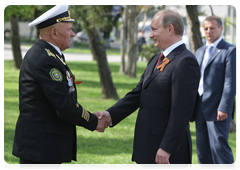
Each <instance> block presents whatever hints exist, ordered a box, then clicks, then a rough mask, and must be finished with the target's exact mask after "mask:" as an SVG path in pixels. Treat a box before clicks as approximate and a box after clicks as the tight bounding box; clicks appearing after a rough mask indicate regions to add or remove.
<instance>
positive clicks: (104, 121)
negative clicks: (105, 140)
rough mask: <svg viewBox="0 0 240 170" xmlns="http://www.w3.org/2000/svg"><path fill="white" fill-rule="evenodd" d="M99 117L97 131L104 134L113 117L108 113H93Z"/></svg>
mask: <svg viewBox="0 0 240 170" xmlns="http://www.w3.org/2000/svg"><path fill="white" fill-rule="evenodd" d="M93 114H95V115H96V116H97V117H98V125H97V128H96V130H97V131H98V132H104V131H105V129H106V128H107V127H108V126H110V124H111V116H110V114H109V112H108V111H102V112H95V113H93Z"/></svg>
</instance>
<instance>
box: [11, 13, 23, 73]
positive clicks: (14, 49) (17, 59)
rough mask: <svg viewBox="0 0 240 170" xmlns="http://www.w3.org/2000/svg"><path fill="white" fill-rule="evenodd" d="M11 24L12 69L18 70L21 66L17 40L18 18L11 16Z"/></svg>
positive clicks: (18, 41)
mask: <svg viewBox="0 0 240 170" xmlns="http://www.w3.org/2000/svg"><path fill="white" fill-rule="evenodd" d="M10 23H11V44H12V52H13V59H14V60H13V61H14V67H15V68H16V69H20V67H21V64H22V54H21V48H20V38H19V27H18V18H17V16H16V15H14V14H12V15H11V17H10Z"/></svg>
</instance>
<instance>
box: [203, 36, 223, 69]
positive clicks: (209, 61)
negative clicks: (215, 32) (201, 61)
mask: <svg viewBox="0 0 240 170" xmlns="http://www.w3.org/2000/svg"><path fill="white" fill-rule="evenodd" d="M223 45H224V40H223V39H222V40H221V41H220V42H219V44H218V46H217V47H216V48H214V50H213V52H212V55H211V57H210V59H209V60H208V63H207V66H208V65H209V64H210V63H211V62H212V61H213V60H214V59H215V58H216V57H217V55H218V54H219V52H220V51H221V48H222V47H223ZM207 66H206V68H207Z"/></svg>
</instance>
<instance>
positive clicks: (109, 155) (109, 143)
mask: <svg viewBox="0 0 240 170" xmlns="http://www.w3.org/2000/svg"><path fill="white" fill-rule="evenodd" d="M67 63H68V66H69V67H70V68H71V70H72V72H73V74H75V76H76V80H77V81H83V83H82V84H80V85H77V92H78V101H79V103H80V104H81V105H82V106H83V107H84V108H85V109H87V110H89V111H91V112H95V111H102V110H106V109H107V108H109V107H110V106H112V105H113V104H114V103H115V102H116V101H115V100H111V99H104V100H103V99H101V85H100V80H99V75H98V71H97V70H98V69H97V64H96V62H94V61H93V62H67ZM109 65H110V68H111V71H112V78H113V81H114V84H115V87H116V88H117V93H118V95H119V97H120V98H122V97H124V95H125V94H126V93H127V92H129V91H130V90H131V89H132V88H134V87H135V86H136V84H137V83H138V81H139V79H140V76H141V74H142V73H143V71H144V69H145V67H146V65H147V63H138V74H137V78H131V79H130V78H128V76H125V75H119V74H118V70H119V65H120V63H109ZM18 76H19V70H15V69H14V68H13V61H9V60H5V61H4V159H5V161H6V162H7V163H10V164H17V163H19V160H18V158H16V157H14V156H13V155H12V145H13V138H14V129H15V124H16V121H17V118H18V114H19V109H18V104H19V101H18V100H19V99H18ZM136 116H137V111H136V112H135V113H133V114H131V115H130V116H129V117H127V118H126V119H125V120H123V121H122V122H121V123H119V124H118V125H117V126H115V127H114V128H107V129H106V130H105V132H104V133H98V132H96V131H94V132H91V131H88V130H86V129H84V128H82V127H77V148H78V151H77V162H74V161H73V162H72V164H104V163H105V164H133V162H132V161H131V157H132V148H133V135H134V127H135V121H136ZM190 125H191V133H192V140H193V163H194V164H197V155H196V137H195V124H194V123H191V124H190ZM229 143H230V146H231V148H232V150H233V154H234V158H235V160H236V133H231V134H230V136H229Z"/></svg>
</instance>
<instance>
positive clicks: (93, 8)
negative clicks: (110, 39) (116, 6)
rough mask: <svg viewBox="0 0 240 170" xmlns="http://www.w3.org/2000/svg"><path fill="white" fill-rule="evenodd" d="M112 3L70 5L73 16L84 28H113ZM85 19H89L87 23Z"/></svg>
mask: <svg viewBox="0 0 240 170" xmlns="http://www.w3.org/2000/svg"><path fill="white" fill-rule="evenodd" d="M111 9H112V5H70V6H69V10H70V11H71V17H72V18H74V19H75V20H76V21H77V22H76V23H73V24H79V23H81V26H82V29H86V30H88V29H91V28H92V27H95V28H109V27H110V28H111V27H112V15H111ZM83 20H86V21H88V24H89V25H86V24H85V23H84V22H83Z"/></svg>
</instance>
